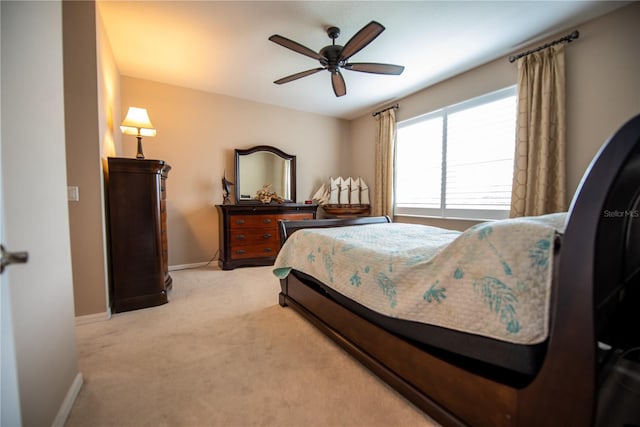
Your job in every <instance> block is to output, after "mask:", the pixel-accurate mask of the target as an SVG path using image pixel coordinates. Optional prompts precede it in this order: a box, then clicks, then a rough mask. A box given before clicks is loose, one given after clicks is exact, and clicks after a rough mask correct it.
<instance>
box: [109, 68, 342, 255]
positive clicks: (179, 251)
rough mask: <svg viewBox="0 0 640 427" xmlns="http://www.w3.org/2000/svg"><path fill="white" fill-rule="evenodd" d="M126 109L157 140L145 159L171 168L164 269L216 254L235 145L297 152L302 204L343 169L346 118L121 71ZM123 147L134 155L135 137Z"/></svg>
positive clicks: (147, 142) (146, 143)
mask: <svg viewBox="0 0 640 427" xmlns="http://www.w3.org/2000/svg"><path fill="white" fill-rule="evenodd" d="M129 106H135V107H143V108H146V109H147V111H148V112H149V116H150V118H151V122H152V123H153V125H154V126H155V127H156V129H157V136H156V137H155V138H144V139H143V141H142V143H143V149H144V154H145V157H146V158H149V159H161V160H165V161H166V162H167V163H169V164H170V165H171V167H172V170H171V172H169V178H168V181H167V210H168V218H167V233H168V239H169V265H170V266H183V265H189V264H195V263H201V262H206V261H209V260H210V259H211V258H213V257H214V255H215V254H216V253H217V251H218V213H217V211H216V208H215V205H216V204H220V203H222V184H221V179H222V176H223V174H225V173H226V176H227V178H228V179H230V180H231V181H234V157H233V155H234V151H233V150H234V149H235V148H249V147H252V146H255V145H272V146H274V147H277V148H279V149H280V150H282V151H284V152H286V153H289V154H293V155H296V156H297V158H296V162H297V175H298V177H297V178H298V179H297V184H296V185H297V200H298V201H300V202H302V201H304V200H305V199H309V198H310V197H311V195H312V194H313V192H314V191H315V190H316V189H317V187H319V186H320V183H321V182H322V181H324V180H327V179H328V177H329V176H330V175H332V174H333V175H336V174H342V173H346V172H345V171H346V170H347V168H346V161H343V159H345V157H346V156H345V152H344V150H345V147H346V145H347V137H348V122H347V121H345V120H340V119H336V118H332V117H326V116H320V115H316V114H310V113H303V112H299V111H293V110H288V109H284V108H280V107H274V106H272V105H266V104H259V103H255V102H250V101H245V100H242V99H238V98H232V97H228V96H223V95H216V94H211V93H207V92H202V91H197V90H191V89H185V88H182V87H178V86H171V85H166V84H161V83H157V82H152V81H148V80H141V79H136V78H132V77H126V76H122V77H121V110H122V112H123V114H124V112H126V111H127V109H128V107H129ZM118 120H122V118H119V119H118ZM122 144H123V146H122V151H120V152H118V155H120V156H124V157H134V156H135V153H136V139H135V138H134V137H128V136H124V137H123V143H122ZM341 162H344V164H341ZM232 191H235V189H232Z"/></svg>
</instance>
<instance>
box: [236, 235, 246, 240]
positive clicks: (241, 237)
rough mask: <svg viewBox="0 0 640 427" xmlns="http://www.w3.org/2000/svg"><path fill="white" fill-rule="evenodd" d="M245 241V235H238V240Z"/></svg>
mask: <svg viewBox="0 0 640 427" xmlns="http://www.w3.org/2000/svg"><path fill="white" fill-rule="evenodd" d="M244 239H245V237H244V234H238V235H237V236H236V240H244Z"/></svg>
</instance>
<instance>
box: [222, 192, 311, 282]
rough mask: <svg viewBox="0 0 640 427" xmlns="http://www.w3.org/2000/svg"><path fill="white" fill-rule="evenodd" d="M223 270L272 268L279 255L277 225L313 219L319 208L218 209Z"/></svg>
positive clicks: (292, 205)
mask: <svg viewBox="0 0 640 427" xmlns="http://www.w3.org/2000/svg"><path fill="white" fill-rule="evenodd" d="M216 207H217V208H218V218H219V224H220V260H219V261H218V262H219V264H220V267H222V269H223V270H231V269H234V268H236V267H244V266H258V265H272V264H273V263H274V261H275V260H276V255H278V252H279V251H280V235H279V229H278V221H281V220H290V221H300V220H305V219H314V218H315V217H316V211H317V209H318V205H304V204H299V203H283V204H278V203H272V204H267V205H262V204H255V205H251V204H244V205H217V206H216Z"/></svg>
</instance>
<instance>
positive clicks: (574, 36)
mask: <svg viewBox="0 0 640 427" xmlns="http://www.w3.org/2000/svg"><path fill="white" fill-rule="evenodd" d="M578 37H580V33H579V32H578V30H575V31H574V32H573V33H571V34H569V35H567V36H564V37H562V38H559V39H558V40H554V41H552V42H549V43H547V44H544V45H542V46H540V47H537V48H535V49H532V50H528V51H526V52H523V53H519V54H517V55H511V56H510V57H509V62H513V61H516V60H518V59H520V58H522V57H523V56H527V55H530V54H532V53H534V52H538V51H540V50H542V49H546V48H548V47H550V46H553V45H554V44H558V43H562V42H567V43H570V42H572V41H573V40H575V39H577V38H578Z"/></svg>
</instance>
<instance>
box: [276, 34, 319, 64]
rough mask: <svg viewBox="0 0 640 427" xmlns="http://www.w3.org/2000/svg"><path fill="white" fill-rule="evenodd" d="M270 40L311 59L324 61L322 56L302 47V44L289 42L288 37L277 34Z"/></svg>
mask: <svg viewBox="0 0 640 427" xmlns="http://www.w3.org/2000/svg"><path fill="white" fill-rule="evenodd" d="M269 40H271V41H272V42H274V43H277V44H279V45H280V46H284V47H286V48H287V49H291V50H292V51H294V52H298V53H301V54H303V55H306V56H308V57H310V58H313V59H317V60H318V61H320V60H321V59H324V58H323V57H322V56H321V55H320V54H318V53H316V52H314V51H313V50H311V49H309V48H308V47H306V46H302V45H301V44H300V43H298V42H294V41H293V40H289V39H288V38H286V37H282V36H279V35H277V34H274V35H272V36H271V37H269Z"/></svg>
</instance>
